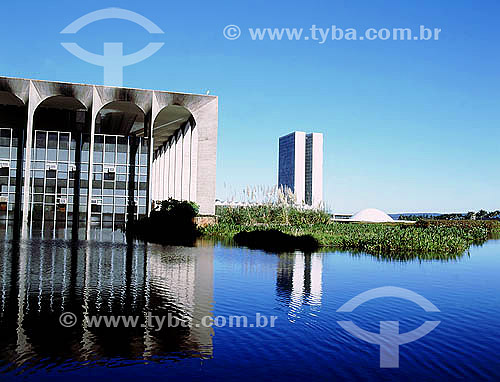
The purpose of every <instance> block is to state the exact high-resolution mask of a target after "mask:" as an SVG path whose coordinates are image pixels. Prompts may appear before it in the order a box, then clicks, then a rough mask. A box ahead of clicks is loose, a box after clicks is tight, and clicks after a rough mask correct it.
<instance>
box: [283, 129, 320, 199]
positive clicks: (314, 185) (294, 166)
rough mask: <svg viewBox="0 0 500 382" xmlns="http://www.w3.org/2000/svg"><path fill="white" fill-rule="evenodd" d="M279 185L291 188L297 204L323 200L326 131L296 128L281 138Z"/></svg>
mask: <svg viewBox="0 0 500 382" xmlns="http://www.w3.org/2000/svg"><path fill="white" fill-rule="evenodd" d="M278 185H279V186H281V187H283V188H288V189H290V190H291V191H292V192H293V193H294V194H295V198H296V200H297V202H298V203H305V204H308V205H310V206H315V207H317V206H319V205H320V204H321V202H322V201H323V134H321V133H310V134H306V133H304V132H302V131H295V132H293V133H291V134H288V135H285V136H283V137H280V139H279V169H278Z"/></svg>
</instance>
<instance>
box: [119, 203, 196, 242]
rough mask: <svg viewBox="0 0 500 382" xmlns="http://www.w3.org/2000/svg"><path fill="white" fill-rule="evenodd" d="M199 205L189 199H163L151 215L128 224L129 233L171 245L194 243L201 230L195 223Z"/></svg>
mask: <svg viewBox="0 0 500 382" xmlns="http://www.w3.org/2000/svg"><path fill="white" fill-rule="evenodd" d="M197 214H198V205H197V204H195V203H192V202H187V201H182V202H181V201H178V200H175V199H172V198H170V199H168V200H164V201H162V202H161V203H160V204H159V205H158V206H157V207H156V208H155V209H154V210H153V211H151V214H150V216H149V217H145V218H142V219H140V220H138V221H135V222H131V223H129V224H128V225H127V235H128V236H130V237H134V238H137V239H140V240H144V241H148V242H152V243H160V244H171V245H186V246H189V245H193V244H194V241H195V240H196V238H197V237H198V236H200V232H199V230H198V228H197V227H196V224H195V223H194V217H195V216H196V215H197Z"/></svg>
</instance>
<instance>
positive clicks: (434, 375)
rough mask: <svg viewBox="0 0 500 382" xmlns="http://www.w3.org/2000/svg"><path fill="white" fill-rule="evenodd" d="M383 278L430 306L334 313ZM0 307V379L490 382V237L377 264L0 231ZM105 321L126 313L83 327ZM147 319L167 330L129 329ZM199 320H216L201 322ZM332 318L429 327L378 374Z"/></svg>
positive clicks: (499, 374) (376, 355) (493, 313)
mask: <svg viewBox="0 0 500 382" xmlns="http://www.w3.org/2000/svg"><path fill="white" fill-rule="evenodd" d="M384 286H396V287H400V288H406V289H408V290H411V291H413V292H416V293H418V294H420V295H421V296H423V297H425V298H426V299H428V300H429V301H430V302H432V303H433V304H434V305H435V306H436V307H437V308H438V309H439V312H426V311H425V310H423V309H422V308H421V307H420V306H418V305H417V304H415V303H414V302H411V301H407V300H405V299H401V298H394V297H387V298H376V299H372V300H370V301H367V302H365V303H364V304H362V305H361V306H359V307H357V308H356V309H355V310H354V311H352V312H350V313H349V312H337V310H338V309H339V308H340V307H341V306H342V305H343V304H344V303H345V302H347V301H348V300H350V299H351V298H353V297H355V296H356V295H358V294H359V293H362V292H365V291H368V290H370V289H372V288H378V287H384ZM62 313H72V314H74V317H76V318H77V321H76V324H75V325H73V326H71V327H64V326H63V325H62V324H61V322H60V316H61V314H62ZM257 313H259V314H260V315H261V316H265V317H266V318H269V317H271V316H275V317H276V318H275V319H276V321H275V322H274V325H273V326H271V325H269V324H268V325H267V326H265V325H263V323H262V322H261V324H262V325H261V326H262V327H256V326H257V325H253V327H249V325H246V326H247V327H242V326H244V325H242V326H240V327H235V326H234V325H233V327H230V326H229V325H228V324H227V322H226V325H223V320H224V319H228V317H230V316H235V315H237V316H246V317H248V323H255V322H256V314H257ZM0 314H1V315H0V349H1V350H0V352H1V355H0V379H1V380H15V379H18V378H19V379H27V380H53V379H54V378H57V379H61V380H77V379H80V378H81V379H86V380H88V379H89V378H99V379H100V378H102V379H103V380H104V379H105V380H110V379H111V378H120V380H129V379H130V380H140V379H141V378H142V377H149V378H153V379H154V380H156V379H161V380H167V379H168V378H174V377H178V378H183V379H187V380H201V379H204V380H206V379H207V378H210V379H216V380H235V379H237V380H239V381H242V380H252V381H255V380H281V379H283V380H285V379H287V380H400V379H405V380H458V379H462V378H464V379H466V380H498V379H500V357H498V355H499V354H500V340H499V338H500V241H489V242H487V243H486V244H485V245H483V246H481V247H473V248H472V249H471V251H470V253H469V254H466V255H464V256H463V257H461V258H460V259H458V260H453V261H449V262H443V261H425V262H422V261H408V262H389V261H384V260H379V259H376V258H374V257H372V256H370V255H352V254H349V253H341V252H321V253H315V254H301V253H296V254H286V255H277V254H270V253H265V252H262V251H256V250H248V249H245V248H237V247H228V246H223V245H221V244H218V243H215V244H214V243H210V242H203V241H200V242H199V243H197V245H196V247H193V248H187V247H162V246H159V245H151V244H148V245H145V244H143V243H140V242H134V243H130V244H127V243H126V242H125V240H124V238H123V236H122V235H120V234H111V235H102V234H95V235H94V239H93V240H90V241H80V242H71V241H69V240H65V239H39V238H32V239H30V240H25V241H21V242H20V243H15V242H12V241H10V240H8V239H6V240H4V241H2V242H1V247H0ZM110 315H114V316H132V317H139V318H140V321H138V322H139V324H138V325H136V326H135V327H125V326H124V325H118V326H117V327H99V328H96V327H89V326H88V325H85V324H84V320H85V317H89V316H95V317H99V316H110ZM152 315H154V316H155V317H169V320H170V325H168V324H167V323H166V322H165V323H164V325H163V327H162V328H161V329H158V326H154V325H149V324H148V325H145V324H143V323H144V322H146V320H147V318H148V317H152ZM206 317H208V319H207V318H206ZM210 319H212V320H214V319H215V320H216V323H218V324H220V325H219V326H218V327H215V326H210V325H204V324H203V322H210ZM203 320H205V321H203ZM346 320H350V321H353V322H354V323H355V324H356V325H357V326H359V327H360V328H362V329H364V330H366V331H370V332H374V333H378V332H379V330H380V326H379V325H380V321H399V329H400V333H404V332H408V331H411V330H413V329H415V328H417V327H419V326H420V325H422V323H424V322H425V321H440V324H439V325H438V326H437V327H436V328H435V329H434V330H433V331H432V332H430V333H429V334H427V335H426V336H424V337H422V338H420V339H418V340H416V341H414V342H411V343H408V344H404V345H401V346H400V347H399V368H380V367H379V361H380V349H379V346H378V345H376V344H371V343H368V342H365V341H363V340H361V339H358V338H355V337H354V336H353V335H351V334H350V333H348V332H347V331H345V330H344V329H343V328H342V327H341V326H340V325H339V324H338V323H337V321H346ZM181 322H182V323H183V325H180V323H181ZM141 324H143V325H141ZM167 326H169V327H167ZM174 326H176V327H174Z"/></svg>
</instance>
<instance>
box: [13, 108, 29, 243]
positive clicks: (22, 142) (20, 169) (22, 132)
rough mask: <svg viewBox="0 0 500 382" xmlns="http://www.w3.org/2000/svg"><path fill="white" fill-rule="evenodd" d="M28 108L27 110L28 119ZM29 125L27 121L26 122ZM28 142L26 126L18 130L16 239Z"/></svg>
mask: <svg viewBox="0 0 500 382" xmlns="http://www.w3.org/2000/svg"><path fill="white" fill-rule="evenodd" d="M27 112H28V108H26V115H25V118H27ZM24 123H27V120H25V121H24ZM25 141H26V132H25V130H24V126H22V127H21V128H19V129H18V133H17V165H16V197H15V201H14V231H13V232H14V238H15V239H17V238H19V234H20V233H21V221H22V218H23V216H22V208H21V205H22V203H23V169H24V165H23V159H24V145H25Z"/></svg>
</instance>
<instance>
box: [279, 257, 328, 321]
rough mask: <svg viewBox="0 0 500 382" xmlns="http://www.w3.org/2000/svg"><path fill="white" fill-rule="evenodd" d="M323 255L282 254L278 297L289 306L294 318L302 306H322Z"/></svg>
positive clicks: (290, 314)
mask: <svg viewBox="0 0 500 382" xmlns="http://www.w3.org/2000/svg"><path fill="white" fill-rule="evenodd" d="M322 261H323V255H321V254H306V255H303V254H295V255H281V256H280V259H279V262H278V272H277V280H276V290H277V294H278V298H279V299H280V300H281V301H282V302H283V303H284V304H286V305H287V306H289V308H290V311H289V316H290V317H291V318H294V317H295V316H296V313H298V312H299V311H300V310H301V309H302V306H304V305H309V306H312V307H319V306H321V294H322V272H323V263H322Z"/></svg>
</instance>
